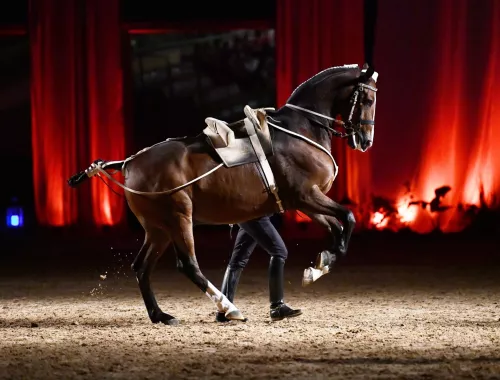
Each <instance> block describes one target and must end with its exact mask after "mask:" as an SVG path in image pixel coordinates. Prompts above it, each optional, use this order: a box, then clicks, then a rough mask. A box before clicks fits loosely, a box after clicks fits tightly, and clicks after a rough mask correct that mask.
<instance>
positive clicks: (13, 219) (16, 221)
mask: <svg viewBox="0 0 500 380" xmlns="http://www.w3.org/2000/svg"><path fill="white" fill-rule="evenodd" d="M10 225H11V226H12V227H17V226H19V215H11V216H10Z"/></svg>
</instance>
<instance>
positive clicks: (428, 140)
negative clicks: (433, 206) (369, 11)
mask: <svg viewBox="0 0 500 380" xmlns="http://www.w3.org/2000/svg"><path fill="white" fill-rule="evenodd" d="M499 12H500V8H499V3H498V1H495V0H487V1H481V2H478V1H474V0H440V1H434V0H422V1H419V2H413V3H412V2H401V1H398V0H381V1H379V9H378V20H377V45H376V47H375V66H376V67H377V69H378V71H379V72H381V73H382V75H381V79H380V83H379V87H380V91H379V94H378V98H377V126H378V130H377V131H380V133H378V136H377V137H378V139H377V141H376V142H375V145H374V147H373V149H372V153H373V155H372V158H373V161H372V162H373V169H374V172H375V173H376V176H374V181H373V188H374V189H375V191H376V192H377V193H378V194H380V195H383V196H385V197H388V198H390V199H393V200H396V202H397V205H398V208H399V214H400V215H401V216H403V218H404V219H405V220H406V221H407V222H408V223H409V225H410V227H411V228H412V229H414V230H416V231H419V232H428V231H430V230H431V229H433V228H435V227H436V226H439V227H440V228H441V229H442V230H444V231H456V230H460V229H461V228H463V227H464V225H465V224H464V223H465V219H464V213H463V211H462V210H463V209H462V207H461V206H462V204H463V203H464V202H465V203H474V204H478V203H479V193H480V189H481V187H483V188H484V192H485V198H486V199H487V200H490V201H491V200H493V194H494V193H495V192H497V193H498V190H499V189H498V178H499V173H498V171H499V169H500V165H499V164H500V162H499V158H500V152H499V151H498V149H495V148H494V144H495V143H496V141H498V140H497V139H498V137H499V136H498V132H496V130H497V129H498V128H497V129H495V128H494V126H495V125H496V124H498V120H499V111H498V102H499V99H498V95H496V91H495V88H496V87H498V86H499V85H500V82H499V80H500V76H499V74H498V69H499V68H500V67H499V65H500V50H499V49H498V43H499V40H498V34H499V32H500V31H499V29H498V22H499V21H498V20H499ZM401 20H404V22H402V21H401ZM394 36H397V37H398V38H394ZM495 137H496V138H495ZM405 182H408V184H409V187H410V190H411V193H413V194H414V196H415V198H414V199H413V200H414V201H424V202H430V201H431V200H432V199H433V198H434V197H435V189H437V188H439V187H441V186H450V187H451V191H450V192H449V193H448V194H447V195H446V196H445V198H444V199H443V200H442V202H443V205H444V206H451V207H450V208H449V209H448V211H442V212H439V213H431V212H429V208H427V210H424V209H423V208H422V207H418V206H409V205H408V198H406V197H405V196H404V193H405V192H406V188H405V187H404V186H403V184H404V183H405Z"/></svg>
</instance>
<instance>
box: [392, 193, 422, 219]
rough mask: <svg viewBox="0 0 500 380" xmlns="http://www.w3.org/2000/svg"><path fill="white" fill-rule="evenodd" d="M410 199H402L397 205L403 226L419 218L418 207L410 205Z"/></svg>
mask: <svg viewBox="0 0 500 380" xmlns="http://www.w3.org/2000/svg"><path fill="white" fill-rule="evenodd" d="M409 202H410V199H409V198H408V197H402V198H401V199H400V200H399V201H398V204H397V209H398V215H399V221H400V222H401V223H403V224H408V223H411V222H413V221H414V220H415V219H416V217H417V211H418V206H416V205H410V204H409Z"/></svg>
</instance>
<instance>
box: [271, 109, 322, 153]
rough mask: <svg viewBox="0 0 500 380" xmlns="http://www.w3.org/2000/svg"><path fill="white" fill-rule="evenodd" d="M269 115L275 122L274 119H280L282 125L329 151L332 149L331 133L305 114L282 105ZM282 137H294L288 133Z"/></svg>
mask: <svg viewBox="0 0 500 380" xmlns="http://www.w3.org/2000/svg"><path fill="white" fill-rule="evenodd" d="M269 116H271V120H270V122H272V123H273V120H274V121H278V122H279V126H280V127H283V128H285V129H288V130H289V131H291V132H294V133H298V134H300V135H302V136H304V137H307V138H309V139H311V140H312V141H314V142H315V143H318V144H320V145H322V146H323V147H324V148H326V149H327V150H328V151H331V147H332V141H331V135H330V134H329V133H328V131H327V130H326V129H325V128H323V127H321V126H320V125H317V124H316V123H314V122H312V121H311V120H309V119H308V118H307V117H305V116H304V115H302V114H300V113H298V112H296V111H293V110H291V109H289V108H287V107H282V108H280V109H279V110H278V111H276V112H275V113H273V114H272V115H269ZM282 138H285V139H289V138H294V137H293V136H291V135H288V134H284V135H283V137H282Z"/></svg>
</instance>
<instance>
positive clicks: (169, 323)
mask: <svg viewBox="0 0 500 380" xmlns="http://www.w3.org/2000/svg"><path fill="white" fill-rule="evenodd" d="M162 322H163V323H164V324H165V325H167V326H178V325H179V324H180V323H181V322H180V321H179V320H178V319H176V318H174V319H169V320H167V321H162Z"/></svg>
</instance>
